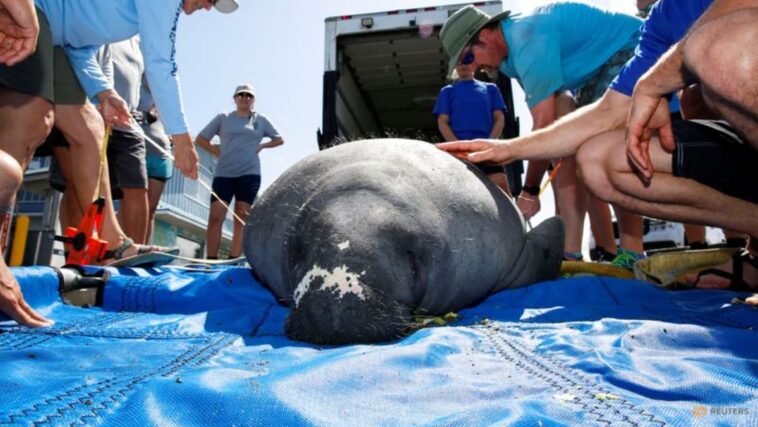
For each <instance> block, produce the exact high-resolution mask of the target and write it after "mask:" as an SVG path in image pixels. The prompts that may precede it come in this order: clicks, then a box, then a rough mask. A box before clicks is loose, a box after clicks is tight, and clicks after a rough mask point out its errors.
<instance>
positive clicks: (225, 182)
mask: <svg viewBox="0 0 758 427" xmlns="http://www.w3.org/2000/svg"><path fill="white" fill-rule="evenodd" d="M211 187H212V188H213V192H214V193H216V194H217V195H218V197H220V198H221V200H223V201H224V203H226V204H227V205H228V204H230V203H231V202H232V197H234V199H235V200H236V201H238V202H243V203H247V204H250V205H252V204H253V202H254V201H255V196H257V195H258V189H259V188H261V176H260V175H242V176H238V177H234V178H226V177H215V178H213V185H212V186H211ZM215 201H217V199H216V198H215V197H214V196H213V195H212V194H211V203H213V202H215Z"/></svg>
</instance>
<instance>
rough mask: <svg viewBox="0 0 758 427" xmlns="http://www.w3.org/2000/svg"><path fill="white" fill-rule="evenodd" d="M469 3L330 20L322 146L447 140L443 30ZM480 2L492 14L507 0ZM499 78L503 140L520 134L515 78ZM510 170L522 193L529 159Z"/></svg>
mask: <svg viewBox="0 0 758 427" xmlns="http://www.w3.org/2000/svg"><path fill="white" fill-rule="evenodd" d="M467 4H468V3H464V4H456V5H447V6H434V7H425V8H417V9H406V10H393V11H386V12H377V13H368V14H361V15H344V16H336V17H331V18H327V19H326V21H325V25H326V33H325V56H326V57H325V67H324V80H323V86H324V95H323V116H322V117H323V122H322V126H321V130H320V131H319V132H318V133H317V136H318V145H319V149H324V148H327V147H330V146H332V145H336V144H340V143H342V142H346V141H351V140H356V139H366V138H386V137H395V138H410V139H419V140H424V141H429V142H440V141H442V137H441V135H440V134H439V131H438V129H437V121H436V118H435V116H434V115H433V114H432V109H433V107H434V103H435V101H436V99H437V94H438V93H439V91H440V89H441V88H442V87H443V86H445V85H446V84H448V83H449V80H448V78H447V68H448V61H449V60H448V57H447V55H446V54H445V52H444V50H443V49H442V44H441V43H440V40H439V32H440V30H441V29H442V25H443V24H444V23H445V21H446V20H447V18H448V17H449V16H450V15H452V14H453V13H455V12H456V11H457V10H458V9H460V8H461V7H464V6H466V5H467ZM475 5H476V6H477V7H479V8H480V9H482V10H484V11H485V12H487V13H488V14H490V15H495V14H497V13H500V12H501V11H502V10H503V7H502V2H501V1H485V2H480V3H476V4H475ZM493 83H496V84H497V85H498V87H499V88H500V91H501V93H502V95H503V99H504V100H505V103H506V106H507V107H508V112H507V113H506V119H505V120H506V121H505V129H504V131H503V138H513V137H515V136H518V133H519V122H518V118H517V117H516V115H515V110H514V105H513V93H512V90H511V80H510V79H509V78H507V77H506V76H504V75H502V74H500V73H498V78H497V79H496V81H494V82H493ZM507 169H508V175H509V178H510V180H511V189H512V190H513V191H514V194H518V192H519V191H520V190H521V173H522V171H523V167H522V166H521V162H518V163H517V164H513V165H510V166H509V167H508V168H507Z"/></svg>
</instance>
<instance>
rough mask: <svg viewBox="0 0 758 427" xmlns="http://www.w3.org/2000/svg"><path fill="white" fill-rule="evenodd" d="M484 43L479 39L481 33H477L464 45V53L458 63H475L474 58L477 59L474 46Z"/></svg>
mask: <svg viewBox="0 0 758 427" xmlns="http://www.w3.org/2000/svg"><path fill="white" fill-rule="evenodd" d="M482 44H484V43H482V42H480V41H479V33H476V34H475V35H474V37H472V38H471V41H470V42H469V43H468V44H467V45H466V46H464V48H463V49H464V53H463V56H462V57H461V60H460V61H458V64H461V65H471V64H473V63H474V59H476V55H474V47H476V46H479V45H482Z"/></svg>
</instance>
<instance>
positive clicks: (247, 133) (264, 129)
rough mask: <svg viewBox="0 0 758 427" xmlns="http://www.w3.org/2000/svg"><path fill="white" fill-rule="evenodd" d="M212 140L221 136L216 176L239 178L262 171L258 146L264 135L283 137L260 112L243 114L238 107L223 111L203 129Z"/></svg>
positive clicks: (204, 134)
mask: <svg viewBox="0 0 758 427" xmlns="http://www.w3.org/2000/svg"><path fill="white" fill-rule="evenodd" d="M199 135H200V136H202V137H203V138H205V139H207V140H208V141H210V140H211V139H213V137H214V136H216V135H218V136H219V139H220V140H221V147H220V148H221V156H219V159H218V164H216V171H215V173H214V174H213V177H214V178H216V177H224V178H236V177H240V176H244V175H260V174H261V161H260V159H259V158H258V146H259V145H260V144H261V141H262V140H263V138H266V137H268V138H271V139H276V138H279V137H280V136H279V132H277V130H276V129H275V128H274V125H272V124H271V122H270V121H269V120H268V118H266V116H264V115H263V114H260V113H253V114H252V115H251V116H249V117H242V116H240V115H239V114H237V112H236V111H232V112H229V113H219V114H218V115H217V116H216V117H214V118H213V120H211V122H210V123H208V124H207V125H206V126H205V128H203V130H201V131H200V133H199Z"/></svg>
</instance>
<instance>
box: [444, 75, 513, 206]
mask: <svg viewBox="0 0 758 427" xmlns="http://www.w3.org/2000/svg"><path fill="white" fill-rule="evenodd" d="M455 71H456V73H457V74H458V79H457V80H456V81H455V82H454V83H453V84H451V85H447V86H445V87H443V88H442V90H441V91H440V93H439V95H438V96H437V102H436V103H435V105H434V111H433V112H434V114H435V115H437V126H438V127H439V130H440V133H441V134H442V137H443V138H445V141H457V140H460V139H477V138H499V137H500V136H501V135H502V133H503V127H504V126H505V114H504V111H505V110H506V107H505V102H504V101H503V95H502V94H501V93H500V89H498V87H497V86H496V85H494V84H492V83H485V82H481V81H479V80H476V79H475V78H474V67H473V66H472V65H465V64H459V65H458V66H457V67H455ZM477 166H478V167H479V169H481V171H482V172H484V174H485V175H487V176H488V177H489V179H490V180H491V181H492V182H494V183H495V184H496V185H497V186H498V187H500V188H501V189H502V190H503V191H505V193H506V194H508V195H509V196H510V195H511V191H510V187H509V186H508V178H507V177H506V175H505V173H504V172H503V167H502V166H491V165H477Z"/></svg>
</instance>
